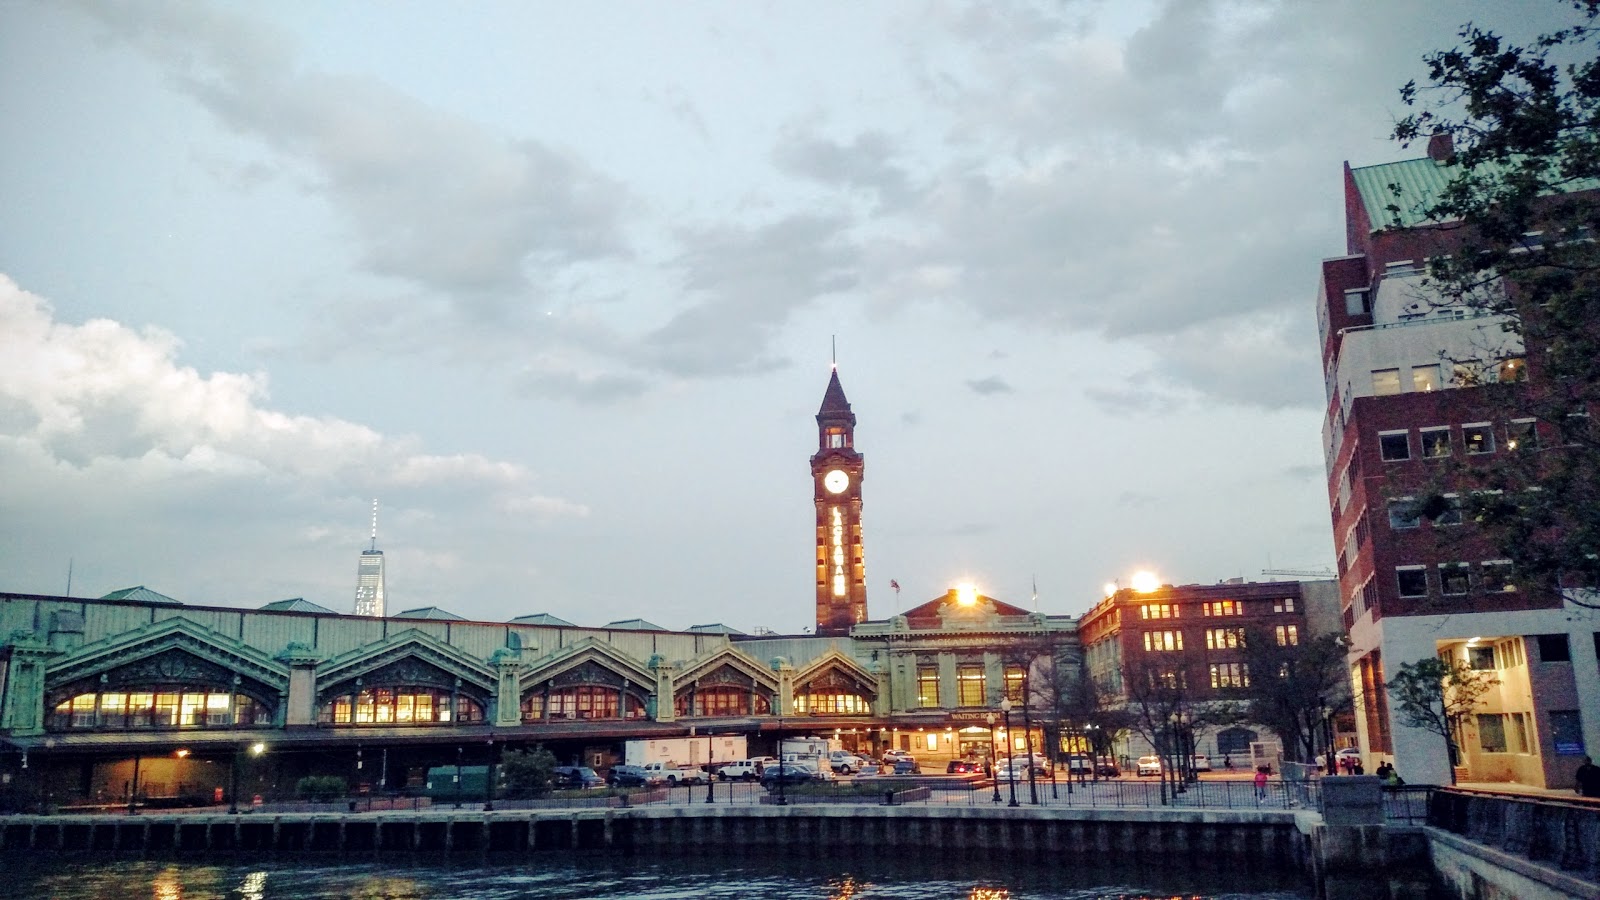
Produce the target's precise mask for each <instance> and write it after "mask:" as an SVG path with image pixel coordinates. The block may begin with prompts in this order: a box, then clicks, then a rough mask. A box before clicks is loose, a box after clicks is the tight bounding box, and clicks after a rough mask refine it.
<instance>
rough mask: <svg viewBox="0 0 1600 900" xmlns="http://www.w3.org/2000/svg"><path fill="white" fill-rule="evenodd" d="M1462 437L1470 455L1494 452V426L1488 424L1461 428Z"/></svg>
mask: <svg viewBox="0 0 1600 900" xmlns="http://www.w3.org/2000/svg"><path fill="white" fill-rule="evenodd" d="M1461 437H1462V439H1463V440H1465V441H1466V444H1467V453H1469V454H1474V453H1493V452H1494V426H1492V425H1490V424H1489V423H1488V422H1478V423H1476V424H1473V425H1463V426H1461Z"/></svg>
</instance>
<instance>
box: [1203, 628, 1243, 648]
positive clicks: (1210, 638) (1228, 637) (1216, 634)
mask: <svg viewBox="0 0 1600 900" xmlns="http://www.w3.org/2000/svg"><path fill="white" fill-rule="evenodd" d="M1243 646H1244V629H1243V628H1207V629H1206V649H1207V650H1234V649H1237V648H1239V647H1243Z"/></svg>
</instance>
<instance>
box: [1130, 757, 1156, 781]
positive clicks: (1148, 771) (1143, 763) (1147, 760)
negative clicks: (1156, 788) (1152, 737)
mask: <svg viewBox="0 0 1600 900" xmlns="http://www.w3.org/2000/svg"><path fill="white" fill-rule="evenodd" d="M1136 774H1137V775H1138V776H1139V777H1140V778H1143V777H1144V776H1146V775H1160V774H1161V757H1159V756H1141V757H1139V768H1138V771H1137V773H1136Z"/></svg>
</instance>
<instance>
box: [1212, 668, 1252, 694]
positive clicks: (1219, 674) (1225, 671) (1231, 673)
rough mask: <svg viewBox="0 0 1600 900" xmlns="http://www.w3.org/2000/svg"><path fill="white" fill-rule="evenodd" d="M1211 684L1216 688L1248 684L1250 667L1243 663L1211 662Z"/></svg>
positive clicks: (1238, 686) (1239, 686) (1241, 686)
mask: <svg viewBox="0 0 1600 900" xmlns="http://www.w3.org/2000/svg"><path fill="white" fill-rule="evenodd" d="M1211 686H1212V687H1213V688H1216V689H1218V690H1222V689H1227V688H1246V687H1249V686H1250V667H1249V666H1248V665H1246V664H1244V663H1237V662H1234V663H1212V664H1211Z"/></svg>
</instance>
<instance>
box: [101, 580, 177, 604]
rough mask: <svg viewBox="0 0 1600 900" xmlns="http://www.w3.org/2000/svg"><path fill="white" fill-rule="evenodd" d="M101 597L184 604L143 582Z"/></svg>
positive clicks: (102, 598) (105, 598)
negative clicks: (146, 585) (157, 591)
mask: <svg viewBox="0 0 1600 900" xmlns="http://www.w3.org/2000/svg"><path fill="white" fill-rule="evenodd" d="M100 599H101V600H137V601H139V602H141V603H171V604H173V605H174V606H182V605H183V604H182V603H180V602H178V601H177V600H174V599H172V598H171V597H168V596H167V595H166V594H158V593H156V592H155V591H152V590H150V589H149V588H147V587H145V586H144V585H142V584H141V585H138V586H136V587H131V588H123V589H122V590H120V591H112V592H111V593H109V594H107V595H105V596H104V597H101V598H100Z"/></svg>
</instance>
